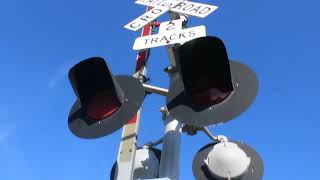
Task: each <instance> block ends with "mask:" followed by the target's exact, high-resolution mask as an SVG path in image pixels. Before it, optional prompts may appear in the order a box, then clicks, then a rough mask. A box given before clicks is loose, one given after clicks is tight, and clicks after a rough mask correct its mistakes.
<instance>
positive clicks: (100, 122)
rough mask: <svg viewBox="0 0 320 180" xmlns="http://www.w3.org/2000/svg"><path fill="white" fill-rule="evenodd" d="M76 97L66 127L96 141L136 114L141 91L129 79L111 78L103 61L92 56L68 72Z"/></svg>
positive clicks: (131, 78) (142, 90)
mask: <svg viewBox="0 0 320 180" xmlns="http://www.w3.org/2000/svg"><path fill="white" fill-rule="evenodd" d="M69 79H70V82H71V85H72V88H73V90H74V92H75V94H76V96H77V100H76V102H75V103H74V104H73V106H72V108H71V111H70V114H69V118H68V124H69V128H70V130H71V132H72V133H73V134H75V135H76V136H78V137H81V138H98V137H101V136H104V135H108V134H110V133H112V132H114V131H116V130H118V129H120V128H122V126H123V125H125V124H126V123H127V122H128V121H129V120H130V119H131V118H132V117H133V116H134V115H135V114H136V113H137V111H138V109H139V108H140V106H141V104H142V101H143V99H144V95H145V93H144V89H143V87H142V84H141V82H140V81H139V80H137V79H135V78H133V77H132V76H126V75H120V76H113V75H112V73H111V71H110V70H109V68H108V66H107V64H106V63H105V61H104V59H102V58H99V57H93V58H89V59H86V60H84V61H81V62H80V63H78V64H76V65H75V66H74V67H72V68H71V69H70V71H69Z"/></svg>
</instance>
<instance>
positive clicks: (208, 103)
mask: <svg viewBox="0 0 320 180" xmlns="http://www.w3.org/2000/svg"><path fill="white" fill-rule="evenodd" d="M174 52H175V56H176V60H177V67H176V69H177V72H176V73H173V74H172V75H171V78H170V88H169V95H168V96H167V108H168V110H169V112H170V114H171V115H172V116H173V117H174V118H175V119H177V120H179V121H181V122H183V123H185V124H188V125H194V126H198V127H201V126H208V125H212V124H219V123H223V122H226V121H228V120H231V119H233V118H234V117H236V116H238V115H239V114H240V113H241V112H243V111H245V110H246V109H247V108H248V107H249V106H250V104H251V103H252V102H253V100H254V99H255V97H256V95H257V91H258V80H257V78H256V75H255V74H254V72H253V71H251V70H250V69H249V68H248V67H247V66H245V65H243V64H240V63H238V62H235V61H229V59H228V55H227V51H226V48H225V46H224V44H223V42H222V40H220V39H219V38H217V37H210V36H207V37H202V38H197V39H193V40H191V41H188V42H186V43H184V44H183V45H181V46H179V47H177V48H176V49H174Z"/></svg>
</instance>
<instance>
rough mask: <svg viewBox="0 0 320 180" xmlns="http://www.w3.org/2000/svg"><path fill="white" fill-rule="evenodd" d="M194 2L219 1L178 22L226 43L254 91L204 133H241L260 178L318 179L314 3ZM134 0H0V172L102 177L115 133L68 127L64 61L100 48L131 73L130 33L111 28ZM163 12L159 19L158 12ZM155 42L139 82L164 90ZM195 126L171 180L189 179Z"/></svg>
mask: <svg viewBox="0 0 320 180" xmlns="http://www.w3.org/2000/svg"><path fill="white" fill-rule="evenodd" d="M197 2H202V3H207V4H214V5H218V6H219V7H220V8H219V9H218V10H217V11H216V12H215V13H213V14H211V15H210V16H208V17H207V18H206V19H199V18H196V17H191V18H190V19H189V22H190V23H189V26H190V27H192V26H197V25H206V28H207V34H208V35H212V36H218V37H220V38H221V39H223V41H224V42H225V44H226V47H227V50H228V53H229V57H230V58H231V59H236V60H238V61H240V62H242V63H245V64H247V65H248V66H250V67H251V68H252V69H253V70H254V71H255V72H256V74H257V76H258V78H259V82H260V89H259V94H258V97H257V99H256V101H255V103H254V104H253V105H252V106H251V107H250V109H248V110H247V111H246V112H245V113H243V114H242V115H241V116H239V117H237V118H235V119H234V120H233V121H230V122H228V123H226V124H224V125H222V126H218V127H212V128H211V130H212V131H213V132H215V134H224V135H226V136H228V137H230V138H232V139H235V140H240V141H241V140H243V141H244V142H246V143H248V144H250V145H251V146H252V147H254V148H255V149H256V150H257V151H258V152H259V153H260V154H261V156H262V158H263V159H264V163H265V164H264V165H265V176H264V179H265V180H278V179H279V180H284V179H290V180H301V179H314V178H316V177H317V175H318V173H317V172H318V169H319V167H318V162H319V161H320V158H319V155H318V154H319V151H320V144H319V139H318V137H319V128H318V127H319V115H320V114H319V105H317V104H318V102H319V100H320V98H319V95H318V94H319V91H320V86H319V85H318V84H317V83H318V82H319V77H320V72H319V70H318V69H319V68H318V67H319V65H320V63H319V59H318V58H319V57H320V53H319V52H320V51H319V48H320V44H319V42H320V33H319V32H320V22H319V15H320V13H319V10H318V7H319V4H320V3H319V2H317V1H315V0H314V1H311V0H307V1H288V0H282V1H276V0H270V1H254V0H247V1H216V0H212V1H209V0H201V1H200V0H199V1H197ZM144 10H145V7H143V6H141V5H136V4H134V3H133V1H112V2H110V1H107V0H95V1H85V0H77V1H76V0H68V1H63V0H55V1H49V0H32V1H30V0H29V1H26V0H2V1H1V2H0V84H1V86H0V122H1V123H0V179H1V180H43V179H46V180H88V179H90V180H91V179H92V180H93V179H97V180H98V179H109V172H110V169H111V167H112V165H113V163H114V161H115V160H116V157H117V153H118V145H119V142H120V136H121V131H120V130H119V131H117V132H116V133H114V134H112V135H109V136H107V137H103V138H100V139H95V140H83V139H79V138H77V137H75V136H74V135H72V134H71V132H70V131H69V129H68V126H67V116H68V112H69V110H70V107H71V105H72V104H73V102H74V101H75V98H76V97H75V95H74V94H73V91H72V88H71V86H70V84H69V80H68V78H67V72H68V70H69V68H70V67H72V65H74V64H76V63H77V62H79V61H80V60H82V59H85V58H88V57H92V56H101V57H103V58H105V59H106V60H107V62H108V64H109V66H110V67H111V69H112V71H113V73H114V74H132V72H133V70H134V66H135V57H136V51H133V50H131V49H132V45H133V42H134V39H135V38H137V37H138V36H139V35H140V33H139V32H130V31H128V30H126V29H124V28H123V26H124V25H125V24H127V23H128V22H129V21H131V20H133V19H134V18H135V17H137V16H139V15H140V14H142V13H143V12H144ZM167 19H168V16H167V15H164V16H163V17H162V18H160V20H161V21H165V20H167ZM166 66H168V58H167V55H166V52H165V49H164V48H154V49H153V50H152V54H151V57H150V61H149V66H148V67H149V68H148V70H149V72H148V74H149V76H150V77H151V83H152V84H154V85H158V86H161V87H167V86H168V78H167V75H166V74H165V73H162V72H163V71H162V70H163V69H164V68H165V67H166ZM164 103H165V100H164V99H163V98H162V97H159V96H157V95H152V96H149V97H147V99H146V100H145V103H144V109H143V114H142V121H141V128H140V134H139V143H140V144H143V143H145V142H147V141H150V140H155V139H157V138H159V137H160V136H161V135H162V132H163V125H162V122H161V118H160V113H159V108H160V107H161V106H163V105H164ZM209 142H210V141H209V139H208V138H207V137H206V136H205V135H203V134H202V133H201V132H199V133H198V135H197V136H193V137H190V136H186V135H183V138H182V154H181V179H182V180H192V179H193V176H192V170H191V165H192V164H191V162H192V159H193V157H194V155H195V153H196V151H197V150H198V149H199V148H201V147H202V146H203V145H205V144H207V143H209Z"/></svg>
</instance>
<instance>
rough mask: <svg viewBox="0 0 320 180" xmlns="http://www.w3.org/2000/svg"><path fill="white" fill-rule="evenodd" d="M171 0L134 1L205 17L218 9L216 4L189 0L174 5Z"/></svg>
mask: <svg viewBox="0 0 320 180" xmlns="http://www.w3.org/2000/svg"><path fill="white" fill-rule="evenodd" d="M172 2H174V1H173V0H137V1H136V2H135V3H136V4H140V5H145V6H151V7H169V8H171V9H170V11H174V12H177V13H182V14H187V15H191V16H197V17H200V18H205V17H207V16H208V15H209V14H211V13H212V12H213V11H215V10H217V9H218V6H212V5H208V4H202V3H195V2H190V1H183V2H181V3H179V4H177V5H175V6H173V5H174V4H173V3H172Z"/></svg>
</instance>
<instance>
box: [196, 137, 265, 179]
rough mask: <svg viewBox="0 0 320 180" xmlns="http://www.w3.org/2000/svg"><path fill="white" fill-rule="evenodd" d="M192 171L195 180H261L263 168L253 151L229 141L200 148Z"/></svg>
mask: <svg viewBox="0 0 320 180" xmlns="http://www.w3.org/2000/svg"><path fill="white" fill-rule="evenodd" d="M208 161H209V162H208ZM248 163H249V165H248ZM192 170H193V175H194V177H195V179H202V180H209V179H210V180H220V179H228V178H229V179H230V180H236V179H241V180H261V179H262V176H263V171H264V167H263V161H262V159H261V157H260V156H259V154H258V153H257V152H256V151H255V150H254V149H252V148H251V147H249V146H248V145H246V144H243V143H240V142H236V141H230V142H219V143H211V144H208V145H206V146H204V147H202V148H201V149H200V150H199V151H198V153H197V154H196V156H195V157H194V159H193V163H192Z"/></svg>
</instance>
